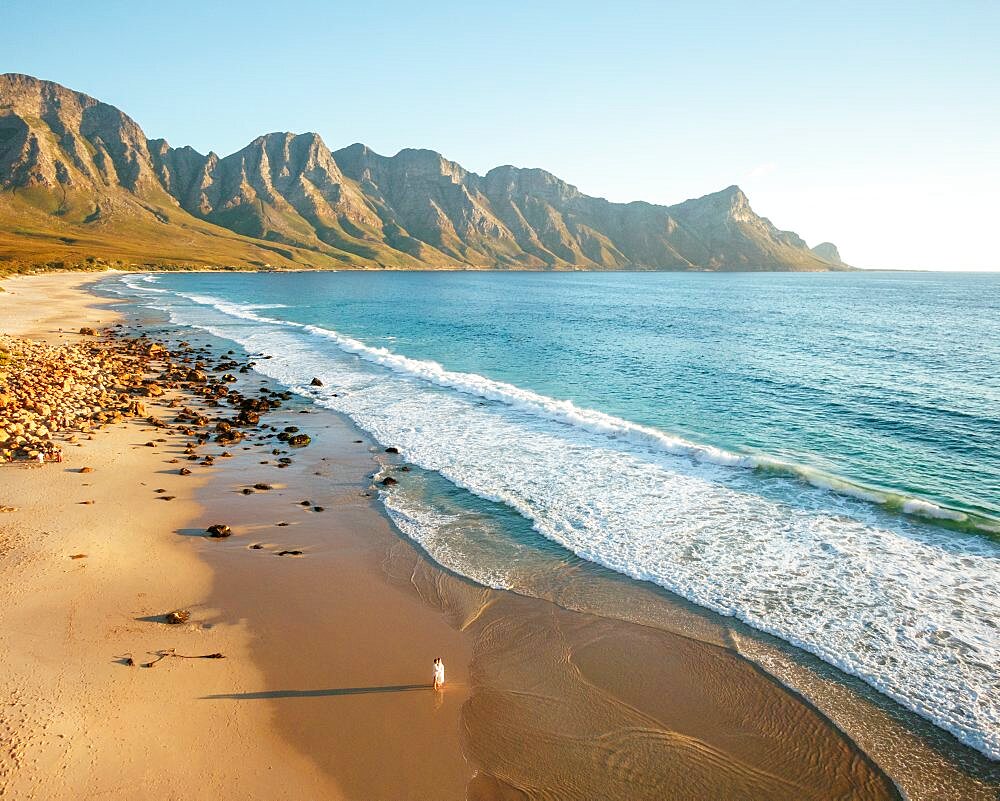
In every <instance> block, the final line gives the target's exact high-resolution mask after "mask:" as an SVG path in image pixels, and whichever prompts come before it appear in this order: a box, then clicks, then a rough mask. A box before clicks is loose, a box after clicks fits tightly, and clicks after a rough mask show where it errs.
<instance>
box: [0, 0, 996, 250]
mask: <svg viewBox="0 0 1000 801" xmlns="http://www.w3.org/2000/svg"><path fill="white" fill-rule="evenodd" d="M0 41H2V43H3V44H2V47H0V72H23V73H27V74H30V75H34V76H36V77H39V78H45V79H48V80H53V81H56V82H58V83H61V84H63V85H65V86H68V87H70V88H72V89H76V90H79V91H82V92H86V93H87V94H90V95H93V96H94V97H97V98H99V99H101V100H103V101H105V102H108V103H111V104H112V105H115V106H117V107H118V108H120V109H122V110H123V111H124V112H126V113H127V114H128V115H130V116H131V117H133V118H134V119H135V120H136V121H137V122H138V123H139V124H140V125H141V126H142V128H143V130H144V131H145V132H146V135H147V136H149V137H150V138H159V137H163V138H166V139H167V140H168V141H169V142H170V143H171V144H172V145H174V146H179V145H185V144H187V145H191V146H193V147H195V148H196V149H197V150H200V151H201V152H207V151H209V150H214V151H215V152H217V153H219V154H220V155H227V154H228V153H231V152H233V151H235V150H238V149H240V148H241V147H243V146H244V145H246V144H247V143H248V142H250V141H251V140H252V139H254V138H255V137H256V136H258V135H260V134H262V133H267V132H270V131H294V132H296V133H301V132H306V131H315V132H317V133H319V134H320V135H321V136H322V137H323V139H324V141H325V142H326V143H327V145H329V146H330V148H331V149H337V148H340V147H344V146H346V145H349V144H351V143H353V142H363V143H365V144H367V145H368V146H369V147H371V148H373V149H374V150H376V151H377V152H380V153H383V154H386V155H391V154H393V153H396V152H397V151H398V150H400V149H402V148H404V147H426V148H431V149H433V150H437V151H439V152H441V153H443V154H444V155H445V156H446V157H447V158H449V159H452V160H453V161H457V162H459V163H460V164H462V165H463V166H464V167H466V168H467V169H470V170H472V171H474V172H478V173H483V172H486V171H487V170H489V169H490V168H491V167H494V166H497V165H500V164H514V165H516V166H520V167H542V168H544V169H546V170H548V171H550V172H552V173H555V174H556V175H558V176H559V177H560V178H563V179H564V180H566V181H569V182H570V183H572V184H575V185H576V186H578V187H579V188H580V190H581V191H583V192H586V193H587V194H591V195H597V196H601V197H607V198H609V199H611V200H615V201H629V200H647V201H651V202H654V203H664V204H671V203H677V202H680V201H682V200H684V199H686V198H689V197H697V196H700V195H704V194H707V193H709V192H713V191H717V190H719V189H722V188H724V187H726V186H729V185H731V184H738V185H739V186H740V187H742V188H743V190H744V191H745V192H746V193H747V195H748V196H749V198H750V202H751V205H752V206H753V208H754V209H755V210H756V211H757V212H758V213H760V214H763V215H765V216H767V217H769V218H770V219H771V220H772V222H774V223H775V225H777V226H778V227H779V228H783V229H787V230H793V231H795V232H797V233H798V234H800V235H801V236H802V237H803V238H804V239H805V240H806V241H807V242H808V243H809V244H810V245H815V244H817V243H819V242H822V241H832V242H834V243H835V244H837V245H838V247H839V248H840V252H841V256H842V257H843V258H844V260H845V261H847V262H848V263H850V264H854V265H856V266H859V267H871V268H911V269H949V270H973V269H976V270H981V269H1000V253H998V247H997V233H998V232H1000V222H998V219H1000V202H998V198H1000V193H998V187H1000V46H998V45H997V43H998V42H1000V0H990V1H989V2H972V1H971V0H951V2H922V1H921V0H909V2H893V1H892V0H885V1H884V2H880V1H879V0H869V2H864V3H856V2H852V1H851V0H842V1H840V2H819V1H818V0H816V1H815V2H747V1H746V0H744V2H711V1H710V0H706V1H704V2H696V1H695V0H691V2H668V1H667V0H662V1H661V2H628V0H620V1H619V2H607V0H603V1H602V2H590V0H577V2H561V1H558V0H557V1H555V2H546V0H534V2H521V0H505V2H499V3H489V2H483V0H466V2H433V0H424V2H380V0H367V2H352V3H341V2H333V1H332V0H331V1H330V2H321V1H320V0H301V1H298V2H297V1H296V0H285V2H278V1H277V0H269V2H256V0H243V1H242V2H226V1H225V0H201V2H188V0H172V2H167V3H141V2H140V3H136V2H135V1H134V0H130V2H116V1H114V0H109V1H108V2H101V1H100V0H92V1H91V2H78V0H77V1H74V2H63V1H62V0H0Z"/></svg>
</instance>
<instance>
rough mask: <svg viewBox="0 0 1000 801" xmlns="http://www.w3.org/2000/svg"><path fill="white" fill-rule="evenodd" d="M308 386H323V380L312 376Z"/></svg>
mask: <svg viewBox="0 0 1000 801" xmlns="http://www.w3.org/2000/svg"><path fill="white" fill-rule="evenodd" d="M309 386H311V387H321V386H323V382H322V381H320V380H319V379H318V378H314V379H313V380H312V381H310V382H309Z"/></svg>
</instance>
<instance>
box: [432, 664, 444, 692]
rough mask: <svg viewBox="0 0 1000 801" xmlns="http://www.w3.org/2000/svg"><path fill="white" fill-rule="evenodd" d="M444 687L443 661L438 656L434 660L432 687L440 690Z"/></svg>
mask: <svg viewBox="0 0 1000 801" xmlns="http://www.w3.org/2000/svg"><path fill="white" fill-rule="evenodd" d="M442 687H444V662H442V661H441V657H440V656H439V657H438V658H437V659H435V660H434V689H435V690H440V689H441V688H442Z"/></svg>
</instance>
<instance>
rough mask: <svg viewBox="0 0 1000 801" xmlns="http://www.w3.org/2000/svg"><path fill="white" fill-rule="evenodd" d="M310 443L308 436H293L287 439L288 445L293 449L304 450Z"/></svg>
mask: <svg viewBox="0 0 1000 801" xmlns="http://www.w3.org/2000/svg"><path fill="white" fill-rule="evenodd" d="M310 442H312V439H310V437H309V435H308V434H293V435H292V436H291V437H289V438H288V444H289V445H290V446H291V447H293V448H304V447H306V446H307V445H308V444H309V443H310Z"/></svg>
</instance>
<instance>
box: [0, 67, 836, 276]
mask: <svg viewBox="0 0 1000 801" xmlns="http://www.w3.org/2000/svg"><path fill="white" fill-rule="evenodd" d="M57 257H63V260H72V259H78V260H88V259H89V262H90V263H104V262H106V261H107V260H109V259H114V260H118V261H121V262H122V263H123V264H124V263H135V262H136V261H137V260H138V263H150V262H153V263H176V264H190V265H195V264H204V265H212V264H215V265H233V266H237V267H258V268H259V267H272V266H273V267H278V268H293V267H298V268H358V269H365V268H381V269H539V270H572V269H590V270H830V269H850V268H848V267H847V265H845V264H844V263H843V262H842V261H841V260H840V256H839V253H838V252H837V249H836V247H835V246H833V245H832V244H830V243H821V245H818V246H817V247H816V248H813V249H810V248H809V247H808V246H807V245H806V243H805V242H804V241H803V240H802V239H801V238H800V237H798V236H797V235H796V234H794V233H792V232H789V231H782V230H780V229H778V228H777V227H775V226H774V225H773V224H772V223H771V222H770V221H769V220H767V219H766V218H764V217H760V216H759V215H757V214H756V213H755V212H754V211H753V209H752V208H751V206H750V203H749V200H748V199H747V197H746V195H745V194H744V193H743V192H742V190H740V189H739V187H737V186H730V187H727V188H726V189H723V190H721V191H719V192H714V193H711V194H708V195H705V196H703V197H700V198H693V199H690V200H686V201H684V202H682V203H678V204H675V205H672V206H662V205H657V204H653V203H648V202H645V201H633V202H630V203H613V202H611V201H608V200H606V199H604V198H598V197H592V196H589V195H586V194H584V193H582V192H580V191H579V189H577V187H576V186H574V185H573V184H570V183H568V182H567V181H564V180H562V179H560V178H558V177H557V176H555V175H553V174H552V173H549V172H547V171H545V170H543V169H540V168H519V167H514V166H512V165H501V166H497V167H494V168H493V169H491V170H489V171H488V172H486V173H485V174H484V175H479V174H477V173H474V172H471V171H469V170H466V169H465V168H464V167H462V166H461V165H460V164H458V163H457V162H454V161H450V160H448V159H447V158H445V157H444V156H443V155H442V154H440V153H437V152H436V151H433V150H426V149H415V148H404V149H403V150H400V151H399V152H398V153H397V154H395V155H394V156H383V155H381V154H379V153H376V152H375V151H373V150H372V149H371V148H369V147H367V146H366V145H363V144H361V143H354V144H352V145H349V146H347V147H345V148H341V149H339V150H334V151H331V150H330V149H329V148H328V147H327V145H326V144H325V142H324V141H323V139H322V137H321V136H320V135H319V134H317V133H313V132H308V133H302V134H293V133H289V132H272V133H268V134H264V135H262V136H259V137H257V138H255V139H254V140H253V141H252V142H250V143H249V144H247V145H246V146H245V147H244V148H242V149H240V150H238V151H236V152H235V153H231V154H229V155H227V156H222V157H220V156H219V155H217V154H216V153H214V152H211V151H210V152H209V153H207V154H202V153H199V152H198V151H197V150H195V149H194V148H191V147H189V146H182V147H177V148H174V147H171V146H170V144H169V143H168V142H167V141H166V140H165V139H150V138H147V137H146V134H145V133H144V132H143V130H142V129H141V128H140V127H139V125H138V124H137V123H136V122H135V121H134V120H132V119H131V118H130V117H128V115H126V114H125V113H124V112H122V111H120V110H119V109H117V108H115V107H114V106H111V105H109V104H107V103H103V102H101V101H100V100H97V99H96V98H92V97H90V96H89V95H85V94H83V93H80V92H75V91H73V90H71V89H67V88H66V87H63V86H61V85H59V84H56V83H53V82H50V81H42V80H39V79H36V78H32V77H31V76H27V75H20V74H16V73H8V74H4V75H0V264H2V263H3V262H4V261H7V262H21V263H27V262H31V261H34V262H36V263H43V262H44V261H45V260H46V259H49V260H50V261H51V260H52V259H54V258H57Z"/></svg>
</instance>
